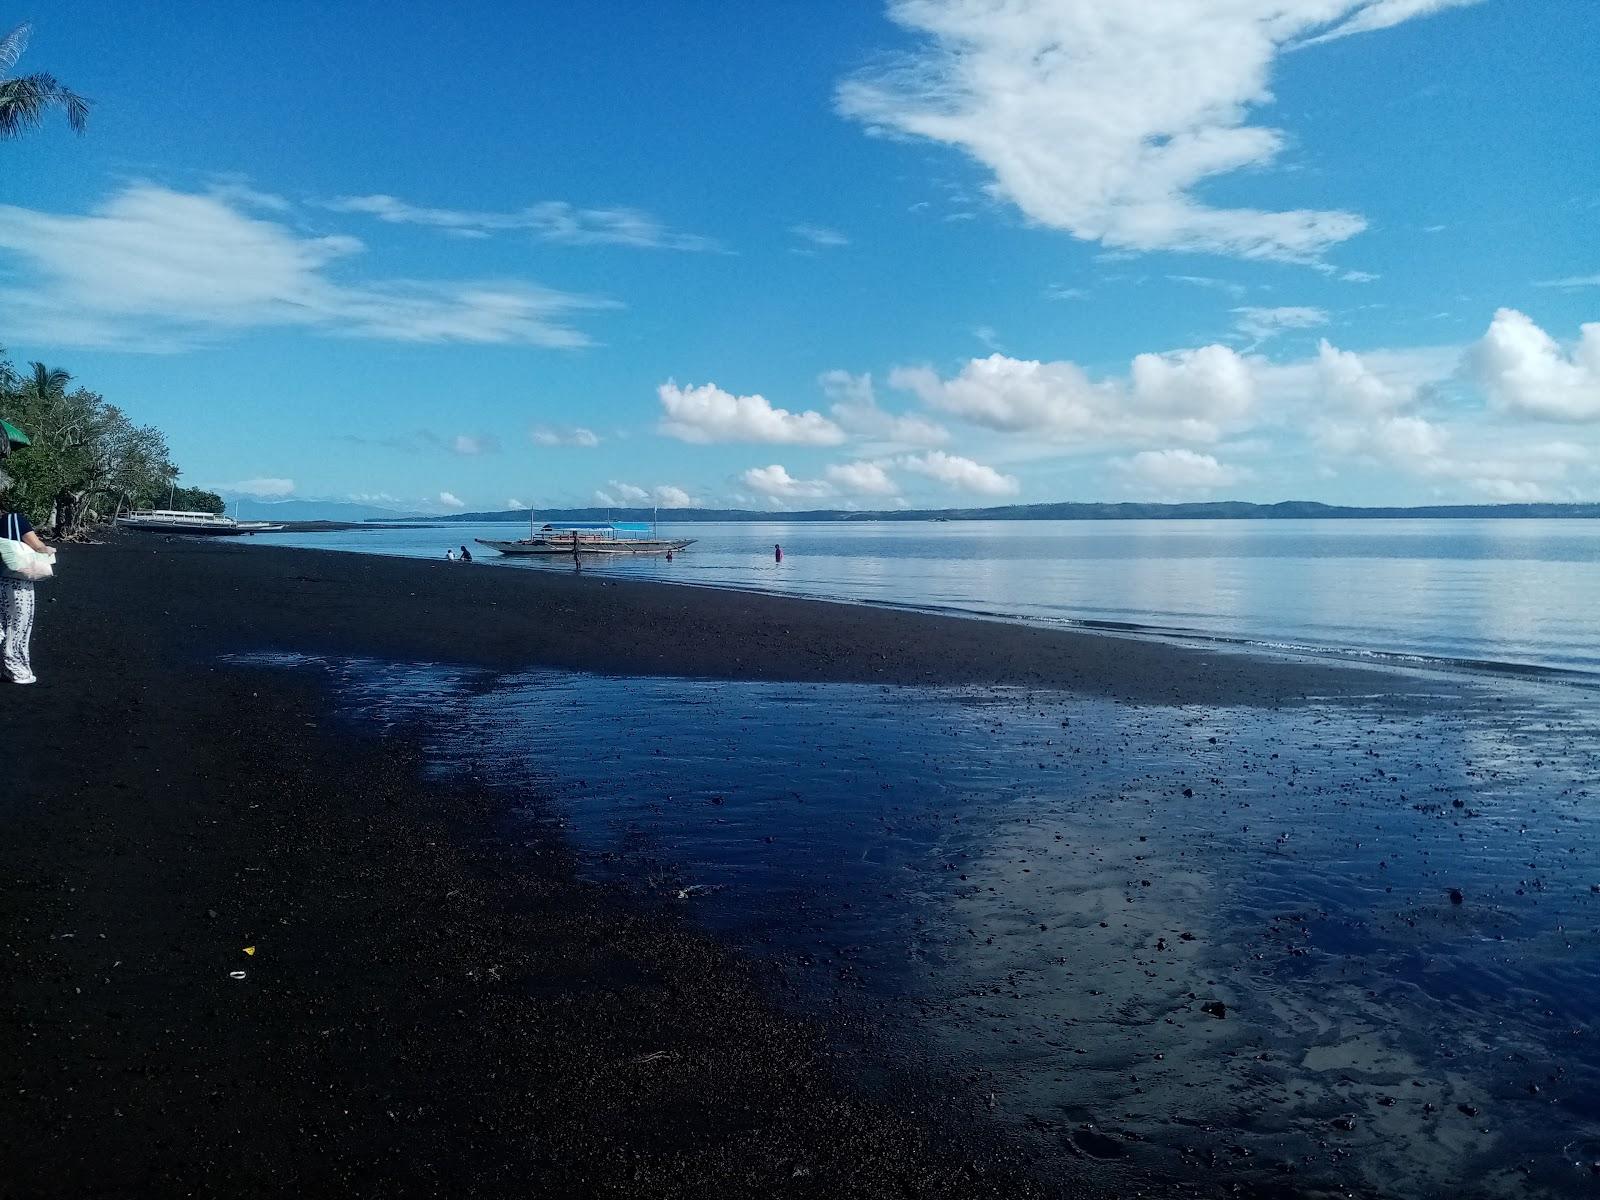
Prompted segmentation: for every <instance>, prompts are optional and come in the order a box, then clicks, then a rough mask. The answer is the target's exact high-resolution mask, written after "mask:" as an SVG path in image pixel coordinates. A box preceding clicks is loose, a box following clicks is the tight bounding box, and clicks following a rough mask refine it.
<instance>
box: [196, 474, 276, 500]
mask: <svg viewBox="0 0 1600 1200" xmlns="http://www.w3.org/2000/svg"><path fill="white" fill-rule="evenodd" d="M211 486H212V488H213V489H214V490H216V491H219V492H223V493H226V494H228V495H234V496H257V497H265V496H280V497H281V496H288V495H292V494H293V492H294V480H292V479H274V478H270V477H269V478H264V479H240V480H238V481H237V482H234V483H214V484H212V485H211Z"/></svg>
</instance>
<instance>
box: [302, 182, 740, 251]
mask: <svg viewBox="0 0 1600 1200" xmlns="http://www.w3.org/2000/svg"><path fill="white" fill-rule="evenodd" d="M323 207H324V208H329V209H332V210H333V211H334V212H347V213H363V214H365V215H367V216H371V217H376V218H378V220H380V221H387V222H389V223H390V224H392V225H426V226H430V227H432V228H434V229H442V230H444V231H445V232H447V233H452V234H456V235H458V236H467V237H479V238H482V237H489V236H491V235H492V234H495V233H503V232H507V231H515V230H524V231H527V232H529V233H532V234H533V236H534V237H536V238H539V239H540V240H541V241H546V242H557V243H560V244H562V245H567V246H634V247H638V248H641V249H653V250H721V249H722V246H721V244H720V243H718V242H717V241H716V239H714V238H708V237H701V236H699V235H698V234H693V233H679V232H677V231H675V230H672V229H669V228H667V227H666V226H665V225H663V224H662V223H661V222H660V221H658V220H657V219H656V218H655V217H652V216H651V215H650V214H648V213H644V212H640V211H639V210H638V209H634V208H577V207H575V206H573V205H571V204H568V203H566V202H565V201H562V200H546V201H543V202H541V203H539V204H530V205H529V206H528V207H526V208H522V209H518V210H517V211H516V212H509V213H494V212H476V211H472V210H470V209H456V208H427V207H424V206H422V205H417V204H409V203H407V202H406V201H404V200H399V199H396V198H395V197H394V196H384V195H376V196H341V197H339V198H338V199H335V200H330V201H328V202H327V203H326V204H324V205H323Z"/></svg>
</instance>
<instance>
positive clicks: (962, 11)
mask: <svg viewBox="0 0 1600 1200" xmlns="http://www.w3.org/2000/svg"><path fill="white" fill-rule="evenodd" d="M1465 2H1469V0H1229V2H1228V3H1226V4H1218V3H1205V4H1201V3H1193V2H1181V3H1180V2H1178V0H1171V2H1167V3H1141V4H1124V5H1120V6H1118V7H1117V8H1116V10H1115V12H1114V13H1111V14H1108V12H1107V10H1106V7H1105V6H1104V5H1100V4H1093V3H1086V2H1083V0H1018V2H1013V3H996V2H995V0H890V3H889V6H888V14H889V17H890V18H891V19H892V20H894V21H895V22H896V23H898V24H899V25H901V26H903V27H904V28H906V29H907V30H908V31H910V32H911V33H912V34H913V35H914V36H916V37H917V39H918V43H917V46H916V48H915V49H914V50H913V51H911V52H910V53H908V54H906V55H903V56H901V57H900V58H898V59H892V60H889V62H888V65H886V66H881V67H876V68H873V69H870V70H868V71H865V72H863V73H861V74H858V75H856V76H855V77H853V78H851V79H849V80H846V81H845V82H844V83H843V84H841V85H840V87H839V89H838V92H837V103H838V107H839V110H840V112H841V113H843V114H844V115H845V116H847V117H851V118H854V119H856V120H858V121H861V122H863V123H864V124H865V125H866V126H867V127H868V129H869V131H873V132H887V133H891V134H894V135H897V136H903V137H911V138H919V139H925V140H929V141H933V142H937V143H942V144H944V145H948V146H952V147H955V148H958V149H960V150H962V151H964V152H965V153H966V154H967V155H969V156H970V157H972V158H973V159H975V160H976V161H977V162H978V163H980V164H981V165H982V166H983V167H985V168H986V169H987V170H988V171H989V172H990V174H991V176H992V180H993V182H992V185H991V187H992V190H993V192H994V193H995V194H996V195H998V196H1000V197H1002V198H1004V199H1006V200H1009V201H1010V202H1012V203H1013V204H1015V205H1016V206H1017V207H1018V208H1019V209H1021V211H1022V212H1023V213H1024V214H1025V215H1026V216H1027V217H1028V218H1029V219H1030V220H1032V221H1035V222H1037V223H1038V224H1040V225H1044V226H1048V227H1050V228H1053V229H1061V230H1065V231H1067V232H1069V233H1071V234H1072V235H1073V236H1075V237H1078V238H1082V239H1085V240H1089V241H1098V242H1101V243H1103V244H1104V245H1107V246H1111V247H1117V248H1122V249H1127V250H1138V251H1143V250H1189V251H1204V252H1211V253H1218V254H1227V255H1236V256H1239V257H1243V258H1258V259H1280V260H1288V261H1302V262H1303V261H1314V260H1316V259H1318V258H1319V257H1320V256H1321V255H1322V254H1323V253H1324V252H1325V251H1326V250H1327V249H1328V248H1329V247H1331V246H1334V245H1337V244H1338V243H1339V242H1342V241H1344V240H1345V239H1347V238H1349V237H1352V236H1353V235H1355V234H1357V233H1359V232H1361V230H1362V229H1364V228H1365V227H1366V222H1365V221H1364V220H1363V219H1362V218H1361V217H1360V216H1358V215H1357V214H1355V213H1349V212H1340V211H1319V210H1309V209H1294V210H1289V211H1277V212H1274V211H1263V210H1260V209H1252V208H1218V207H1211V206H1209V205H1207V204H1206V203H1204V202H1203V201H1201V200H1200V199H1198V198H1197V195H1196V192H1197V191H1198V190H1199V188H1200V187H1201V185H1202V184H1204V183H1205V182H1206V181H1207V180H1210V179H1213V178H1216V177H1218V176H1224V175H1229V174H1232V173H1234V172H1237V171H1241V170H1246V169H1259V168H1261V167H1265V166H1267V165H1269V164H1271V163H1272V162H1273V161H1274V160H1275V159H1276V158H1277V157H1278V155H1279V153H1280V151H1281V150H1282V149H1283V146H1284V143H1285V140H1286V139H1285V136H1284V135H1283V134H1282V133H1281V132H1279V131H1278V130H1275V129H1271V128H1267V127H1265V126H1262V125H1255V124H1251V123H1250V120H1251V116H1252V110H1254V109H1258V108H1260V107H1261V106H1264V105H1266V104H1268V103H1270V102H1271V100H1272V94H1271V92H1270V90H1269V87H1268V84H1269V79H1270V76H1271V72H1272V68H1273V63H1274V60H1275V58H1276V57H1277V55H1278V54H1279V53H1280V52H1282V51H1283V50H1285V49H1287V48H1290V47H1292V46H1293V45H1295V44H1296V43H1297V42H1299V41H1301V40H1302V39H1305V38H1307V37H1310V36H1314V35H1317V34H1321V35H1323V36H1343V35H1345V34H1349V33H1358V32H1363V31H1365V30H1369V29H1379V28H1384V27H1387V26H1389V25H1395V24H1398V23H1400V22H1401V21H1405V20H1408V19H1410V18H1412V17H1418V16H1422V15H1424V14H1425V13H1427V12H1431V11H1434V10H1436V9H1439V8H1443V7H1447V6H1450V5H1451V4H1453V3H1465Z"/></svg>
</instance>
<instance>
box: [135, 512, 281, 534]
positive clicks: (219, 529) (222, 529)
mask: <svg viewBox="0 0 1600 1200" xmlns="http://www.w3.org/2000/svg"><path fill="white" fill-rule="evenodd" d="M117 528H118V529H134V530H138V531H139V532H140V533H176V534H180V535H182V536H184V537H243V536H244V535H246V534H251V533H278V532H280V531H281V530H282V529H283V526H282V525H266V524H262V525H184V524H181V523H179V522H176V521H174V522H170V523H167V522H162V521H137V520H130V519H129V518H127V517H118V518H117Z"/></svg>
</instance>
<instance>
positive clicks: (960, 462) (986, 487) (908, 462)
mask: <svg viewBox="0 0 1600 1200" xmlns="http://www.w3.org/2000/svg"><path fill="white" fill-rule="evenodd" d="M895 463H896V465H897V466H901V467H904V468H905V469H906V470H908V471H915V472H916V473H917V474H919V475H926V476H927V477H928V478H929V479H937V480H938V481H939V482H940V483H943V484H946V485H948V486H950V487H953V488H958V489H960V490H961V491H964V492H977V493H978V494H979V495H983V496H1014V495H1016V493H1017V492H1018V491H1020V490H1021V484H1019V483H1018V482H1017V480H1016V479H1015V478H1013V477H1012V476H1010V475H1002V474H1000V472H999V471H996V470H995V469H994V468H993V467H990V466H985V465H984V464H983V463H980V462H973V461H972V459H970V458H962V457H961V456H960V455H956V454H946V453H945V452H944V451H943V450H929V451H928V452H927V453H926V454H916V455H913V454H907V455H904V456H902V457H900V458H897V459H896V460H895Z"/></svg>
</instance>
